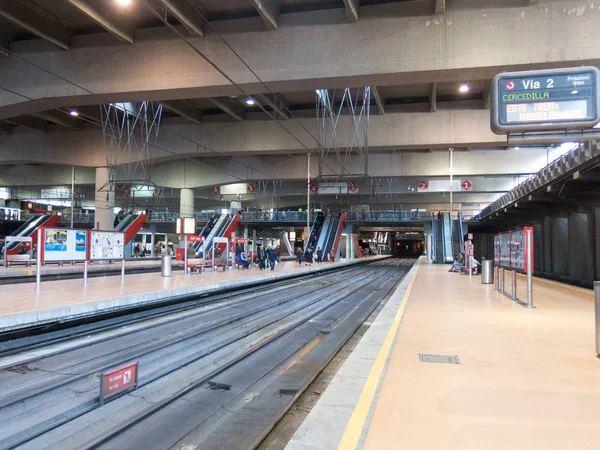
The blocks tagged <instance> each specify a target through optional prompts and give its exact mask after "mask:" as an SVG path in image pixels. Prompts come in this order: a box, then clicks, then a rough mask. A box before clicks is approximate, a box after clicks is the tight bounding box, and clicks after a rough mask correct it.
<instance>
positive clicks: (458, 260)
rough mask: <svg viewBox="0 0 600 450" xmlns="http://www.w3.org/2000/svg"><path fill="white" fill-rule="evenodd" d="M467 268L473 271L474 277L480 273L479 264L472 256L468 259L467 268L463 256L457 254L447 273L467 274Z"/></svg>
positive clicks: (462, 254)
mask: <svg viewBox="0 0 600 450" xmlns="http://www.w3.org/2000/svg"><path fill="white" fill-rule="evenodd" d="M469 267H471V270H472V271H473V274H474V275H476V274H478V273H479V271H480V267H481V264H480V263H479V261H477V260H476V259H475V258H474V257H473V256H471V257H470V265H469V266H467V264H466V259H465V254H464V253H459V254H458V255H457V256H455V257H454V262H453V263H452V267H451V268H450V270H448V272H465V273H469Z"/></svg>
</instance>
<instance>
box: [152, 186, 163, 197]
mask: <svg viewBox="0 0 600 450" xmlns="http://www.w3.org/2000/svg"><path fill="white" fill-rule="evenodd" d="M154 193H155V194H156V196H157V197H160V196H161V195H162V193H163V190H162V188H158V189H156V190H155V191H154Z"/></svg>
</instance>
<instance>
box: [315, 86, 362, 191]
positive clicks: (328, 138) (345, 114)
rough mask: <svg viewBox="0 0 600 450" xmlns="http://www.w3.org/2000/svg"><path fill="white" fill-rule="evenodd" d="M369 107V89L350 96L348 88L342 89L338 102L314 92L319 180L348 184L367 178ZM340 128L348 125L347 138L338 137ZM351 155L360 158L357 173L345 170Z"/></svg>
mask: <svg viewBox="0 0 600 450" xmlns="http://www.w3.org/2000/svg"><path fill="white" fill-rule="evenodd" d="M370 103H371V88H370V87H369V86H367V87H365V88H358V89H356V90H355V94H354V96H353V94H352V91H351V89H350V88H346V89H344V93H343V95H342V99H341V101H339V102H336V100H335V91H329V90H327V89H320V90H318V91H316V108H317V141H318V149H317V154H318V158H319V175H318V177H319V179H321V180H323V178H324V177H325V176H327V177H328V178H335V180H336V181H339V180H341V179H345V180H348V181H350V179H359V180H360V179H364V178H366V177H367V176H368V161H369V114H370ZM341 124H349V125H350V126H349V132H348V135H347V136H342V135H340V133H339V129H341V128H342V127H341V126H340V125H341ZM352 155H358V156H359V158H360V161H361V171H360V172H358V173H356V172H354V173H351V171H350V170H349V169H348V165H349V163H350V157H351V156H352ZM330 157H332V158H331V159H330ZM334 157H335V159H334ZM332 162H333V165H334V166H335V167H332V164H331V163H332ZM354 182H355V183H356V181H354Z"/></svg>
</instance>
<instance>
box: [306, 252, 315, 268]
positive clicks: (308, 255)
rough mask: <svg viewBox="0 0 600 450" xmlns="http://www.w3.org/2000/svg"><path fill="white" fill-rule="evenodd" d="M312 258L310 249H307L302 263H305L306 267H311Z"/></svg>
mask: <svg viewBox="0 0 600 450" xmlns="http://www.w3.org/2000/svg"><path fill="white" fill-rule="evenodd" d="M313 257H314V255H313V250H312V247H308V250H306V254H305V255H304V261H306V265H307V266H312V264H313V261H314V259H313Z"/></svg>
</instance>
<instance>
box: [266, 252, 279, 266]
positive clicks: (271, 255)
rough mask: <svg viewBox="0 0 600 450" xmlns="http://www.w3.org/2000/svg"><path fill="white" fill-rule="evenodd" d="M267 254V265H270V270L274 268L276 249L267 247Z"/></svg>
mask: <svg viewBox="0 0 600 450" xmlns="http://www.w3.org/2000/svg"><path fill="white" fill-rule="evenodd" d="M267 256H268V258H269V266H270V267H271V270H275V261H277V250H275V249H274V248H271V247H269V250H268V251H267Z"/></svg>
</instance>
